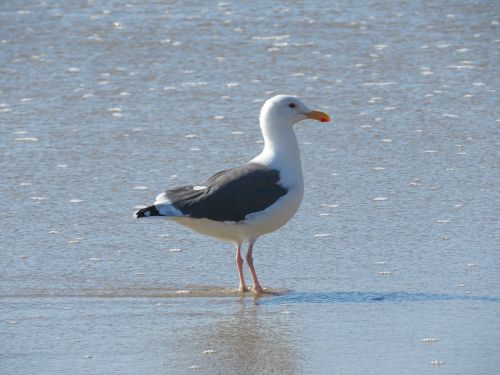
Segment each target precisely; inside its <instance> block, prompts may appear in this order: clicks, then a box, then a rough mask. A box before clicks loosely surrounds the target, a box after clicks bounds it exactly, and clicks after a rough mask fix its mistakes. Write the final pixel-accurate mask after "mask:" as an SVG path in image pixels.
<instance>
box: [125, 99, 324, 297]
mask: <svg viewBox="0 0 500 375" xmlns="http://www.w3.org/2000/svg"><path fill="white" fill-rule="evenodd" d="M305 119H313V120H317V121H320V122H328V121H330V117H329V116H328V115H327V114H326V113H324V112H320V111H316V110H311V109H309V108H308V107H307V106H306V105H305V104H304V103H303V102H302V101H300V100H299V99H297V98H296V97H294V96H290V95H277V96H274V97H272V98H270V99H268V100H267V101H266V102H265V103H264V105H263V106H262V109H261V112H260V118H259V120H260V128H261V130H262V135H263V137H264V149H263V150H262V152H261V153H260V154H259V155H258V156H256V157H255V158H253V159H252V160H250V161H249V162H248V163H246V164H244V165H242V166H239V167H236V168H232V169H227V170H223V171H220V172H218V173H216V174H214V175H213V176H212V177H210V178H209V179H208V180H206V181H205V182H203V183H200V184H198V185H189V186H181V187H177V188H174V189H171V190H167V191H165V192H163V193H161V194H160V195H158V196H157V197H156V200H155V202H154V203H153V204H152V205H151V206H148V207H145V208H142V209H140V210H138V211H136V212H135V213H134V217H135V218H151V217H165V218H167V219H170V220H172V221H174V222H176V223H178V224H180V225H183V226H185V227H188V228H190V229H191V230H193V231H195V232H198V233H201V234H204V235H207V236H211V237H215V238H218V239H220V240H223V241H228V242H233V243H234V244H235V245H236V265H237V268H238V275H239V288H238V290H239V291H240V292H248V291H249V289H248V287H247V285H246V283H245V278H244V274H243V263H244V261H243V258H242V256H241V249H242V245H243V244H244V243H245V242H247V243H248V250H247V253H246V261H247V265H248V268H249V270H250V275H251V277H252V281H253V287H252V292H254V293H257V294H260V293H262V292H263V289H262V286H261V284H260V283H259V280H258V278H257V273H256V272H255V268H254V265H253V255H252V253H253V248H254V245H255V241H256V240H257V238H259V237H260V236H262V235H264V234H267V233H271V232H274V231H275V230H277V229H278V228H280V227H282V226H283V225H285V224H286V223H287V222H288V221H289V220H290V219H291V218H292V217H293V216H294V215H295V213H296V212H297V210H298V209H299V206H300V203H301V202H302V198H303V196H304V178H303V175H302V165H301V161H300V150H299V145H298V143H297V138H296V136H295V132H294V130H293V126H294V125H295V124H296V123H298V122H299V121H302V120H305Z"/></svg>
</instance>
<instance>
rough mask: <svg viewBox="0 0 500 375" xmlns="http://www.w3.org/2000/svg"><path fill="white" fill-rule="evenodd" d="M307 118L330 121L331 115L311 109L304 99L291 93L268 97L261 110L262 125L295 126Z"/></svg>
mask: <svg viewBox="0 0 500 375" xmlns="http://www.w3.org/2000/svg"><path fill="white" fill-rule="evenodd" d="M305 119H313V120H317V121H321V122H328V121H330V116H328V115H327V114H326V113H324V112H320V111H314V110H311V109H309V107H307V106H306V105H305V104H304V103H302V101H300V100H299V99H297V98H296V97H294V96H290V95H276V96H274V97H272V98H271V99H268V100H267V101H266V102H265V103H264V105H263V106H262V109H261V111H260V123H261V125H264V124H265V125H267V126H269V125H271V124H272V126H289V127H293V125H294V124H296V123H297V122H299V121H302V120H305Z"/></svg>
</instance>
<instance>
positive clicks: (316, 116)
mask: <svg viewBox="0 0 500 375" xmlns="http://www.w3.org/2000/svg"><path fill="white" fill-rule="evenodd" d="M305 115H306V117H307V118H310V119H311V120H317V121H321V122H328V121H330V116H328V115H327V114H326V113H325V112H321V111H311V112H307V113H305Z"/></svg>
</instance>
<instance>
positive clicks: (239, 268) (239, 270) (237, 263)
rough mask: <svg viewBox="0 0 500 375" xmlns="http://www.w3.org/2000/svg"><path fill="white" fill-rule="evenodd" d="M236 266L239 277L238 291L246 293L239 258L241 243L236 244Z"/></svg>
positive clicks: (241, 261) (240, 258)
mask: <svg viewBox="0 0 500 375" xmlns="http://www.w3.org/2000/svg"><path fill="white" fill-rule="evenodd" d="M236 265H237V266H238V274H239V276H240V287H239V288H238V290H239V291H240V292H248V288H247V286H246V285H245V277H244V276H243V258H242V257H241V242H237V243H236Z"/></svg>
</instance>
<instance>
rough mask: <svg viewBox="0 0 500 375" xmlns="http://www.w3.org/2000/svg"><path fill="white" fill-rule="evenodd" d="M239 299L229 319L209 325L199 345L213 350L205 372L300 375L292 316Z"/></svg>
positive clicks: (246, 299)
mask: <svg viewBox="0 0 500 375" xmlns="http://www.w3.org/2000/svg"><path fill="white" fill-rule="evenodd" d="M266 310H267V309H262V306H259V301H258V299H256V300H252V299H248V298H241V299H240V300H238V301H237V306H236V308H235V313H234V314H233V316H232V318H231V319H230V320H223V321H218V322H217V323H215V324H213V325H209V326H207V327H205V328H206V330H205V331H204V332H202V333H201V334H200V339H201V340H202V341H201V342H202V343H203V344H204V345H205V346H206V347H207V348H211V350H210V351H209V352H211V351H212V350H213V354H210V355H209V356H210V357H211V358H207V362H206V366H203V367H204V368H205V369H208V368H210V369H211V370H214V371H215V372H216V373H226V374H270V373H273V374H295V373H298V372H300V353H299V351H298V347H297V346H298V344H297V342H298V341H299V336H298V334H299V333H298V332H297V326H298V325H297V324H296V323H297V322H295V321H294V318H293V316H291V315H289V314H283V313H282V312H281V311H277V310H275V309H272V311H270V310H267V311H266Z"/></svg>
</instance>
